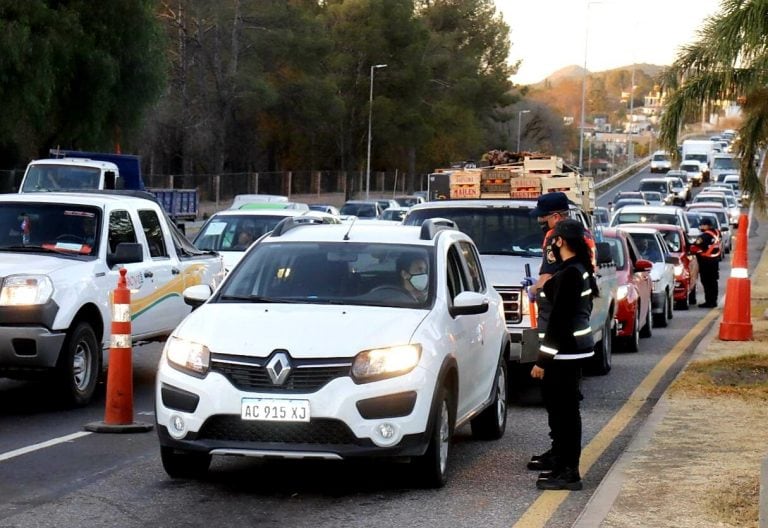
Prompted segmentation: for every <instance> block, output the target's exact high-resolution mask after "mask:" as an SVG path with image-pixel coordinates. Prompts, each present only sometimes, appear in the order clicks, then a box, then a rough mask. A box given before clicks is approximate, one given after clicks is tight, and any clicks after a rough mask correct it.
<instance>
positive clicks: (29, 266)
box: [0, 251, 90, 277]
mask: <svg viewBox="0 0 768 528" xmlns="http://www.w3.org/2000/svg"><path fill="white" fill-rule="evenodd" d="M84 265H85V266H89V265H90V261H83V260H78V259H73V258H69V257H64V256H61V257H60V256H56V255H51V254H43V253H8V252H5V251H3V252H0V277H5V276H8V275H15V274H20V273H23V274H32V275H51V274H54V273H60V272H62V271H66V270H69V269H71V268H74V267H78V266H84Z"/></svg>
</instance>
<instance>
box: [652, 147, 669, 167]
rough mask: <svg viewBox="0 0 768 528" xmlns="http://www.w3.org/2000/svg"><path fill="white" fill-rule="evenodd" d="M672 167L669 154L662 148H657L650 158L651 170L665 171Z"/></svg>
mask: <svg viewBox="0 0 768 528" xmlns="http://www.w3.org/2000/svg"><path fill="white" fill-rule="evenodd" d="M671 168H672V160H671V159H670V157H669V154H667V152H665V151H663V150H657V151H656V152H654V153H653V157H652V158H651V172H667V171H668V170H669V169H671Z"/></svg>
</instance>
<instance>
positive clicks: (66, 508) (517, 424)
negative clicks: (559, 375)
mask: <svg viewBox="0 0 768 528" xmlns="http://www.w3.org/2000/svg"><path fill="white" fill-rule="evenodd" d="M645 175H647V173H645V174H640V175H638V176H636V177H634V178H633V179H632V180H630V181H628V182H625V183H624V184H622V186H626V187H630V188H632V189H634V188H635V187H636V185H637V183H636V180H637V179H639V178H640V177H642V176H645ZM616 190H618V189H613V190H612V191H610V193H609V194H610V196H613V194H614V193H615V192H616ZM604 201H607V199H606V200H604ZM723 264H724V265H723V266H722V267H721V277H723V278H724V277H727V276H728V271H729V269H728V265H727V264H726V263H725V262H724V263H723ZM724 282H725V281H724V279H723V280H721V290H722V288H723V287H724V286H723V285H724ZM704 313H705V311H704V310H703V309H700V308H692V309H690V310H688V311H676V312H675V315H674V319H672V321H670V325H669V327H667V328H655V329H654V336H653V337H652V338H650V339H643V340H641V343H640V346H641V349H640V352H639V353H633V354H627V353H615V355H614V358H613V370H612V371H611V372H610V374H609V375H607V376H600V377H588V378H585V380H584V382H583V393H584V395H585V400H584V402H583V404H582V405H583V407H582V416H583V422H584V435H583V437H584V445H585V451H586V450H590V452H593V453H596V454H597V456H596V459H595V461H594V463H593V464H591V467H590V468H589V470H588V472H587V473H586V474H585V475H584V479H585V480H584V482H585V489H584V490H583V491H581V492H571V493H566V494H559V493H556V494H552V493H548V494H547V496H548V497H555V496H556V497H557V500H556V501H554V502H551V503H547V502H546V501H543V500H542V496H543V495H544V494H543V493H542V492H540V491H538V490H536V488H535V479H536V473H535V472H530V471H527V470H526V469H525V463H526V461H527V460H528V458H529V457H530V456H531V455H532V454H534V453H538V452H540V451H542V450H544V449H546V447H547V444H548V439H547V436H546V434H547V427H546V413H545V411H544V409H543V408H542V407H541V406H540V405H539V404H538V401H537V398H536V391H535V389H533V390H528V391H527V392H526V397H525V398H523V399H522V400H521V401H520V402H518V403H516V404H513V405H511V406H510V409H509V425H508V429H507V434H506V435H505V436H504V438H503V439H501V440H499V441H495V442H476V441H473V440H472V439H471V437H470V434H469V430H468V428H465V429H462V430H460V431H458V434H457V437H456V442H455V444H454V445H453V451H452V455H451V456H452V459H451V461H450V464H451V469H450V475H449V478H450V480H449V483H448V485H447V486H446V487H445V488H444V489H441V490H425V489H419V488H418V487H415V484H414V479H413V474H412V473H411V471H410V467H409V466H408V465H407V464H392V463H386V462H378V463H377V462H356V463H347V462H286V461H276V460H274V461H273V460H267V461H264V460H258V459H248V458H214V462H213V464H212V466H211V471H210V473H209V476H208V478H206V479H205V480H201V481H174V480H171V479H170V478H169V477H168V476H167V475H166V474H165V472H164V471H163V469H162V465H161V463H160V456H159V449H158V444H157V438H156V436H155V433H154V431H153V432H150V433H140V434H130V435H113V434H92V433H85V432H83V425H84V424H86V423H89V422H92V421H98V420H101V419H102V418H103V413H104V396H103V387H102V390H101V392H100V393H99V397H98V398H97V400H96V401H95V402H94V403H92V404H91V405H90V406H88V407H86V408H83V409H75V410H67V409H62V408H60V406H59V405H58V402H57V401H56V397H55V395H54V394H52V393H51V392H50V391H48V390H47V389H46V387H45V386H43V385H40V384H33V383H21V382H13V381H8V380H0V528H3V527H30V526H35V527H47V526H56V527H61V526H79V527H104V526H120V527H140V526H141V527H143V526H189V527H195V526H212V525H213V526H220V525H225V524H226V525H231V526H269V527H312V528H321V527H329V528H330V527H338V526H360V527H369V526H370V527H373V526H409V527H412V528H416V527H434V526H450V527H476V526H484V527H488V528H491V527H510V526H513V525H515V523H518V522H520V526H523V525H525V526H545V525H546V526H548V527H566V526H571V525H572V524H573V522H574V521H575V519H576V518H577V517H578V515H579V514H580V513H581V511H582V510H583V509H584V507H585V505H586V504H587V501H588V500H589V498H590V497H591V495H592V494H593V493H594V491H595V489H596V488H597V486H598V484H599V483H600V481H601V479H602V478H603V477H604V476H605V474H606V472H607V471H608V469H609V468H610V466H611V464H612V463H613V462H614V461H615V460H616V459H617V457H618V456H619V454H620V453H621V452H622V451H623V450H624V449H625V448H626V446H627V444H628V443H629V441H630V439H631V437H632V435H633V433H634V432H635V431H636V430H637V428H638V427H639V426H640V424H641V423H642V421H643V420H644V418H645V417H646V416H647V415H648V413H649V412H650V410H651V408H652V406H653V404H654V403H655V402H656V400H657V399H658V397H659V396H660V395H661V394H662V392H663V390H664V389H665V387H666V386H667V385H668V384H669V382H670V381H671V380H672V379H673V378H674V376H675V375H676V373H677V372H678V371H679V370H680V368H681V367H682V365H683V364H684V362H685V361H686V360H687V357H688V355H689V353H690V351H691V350H692V349H693V346H694V345H695V342H696V340H693V342H692V344H691V345H690V346H688V347H687V350H686V351H684V353H683V354H682V355H681V356H680V358H679V359H678V360H677V361H676V362H675V363H674V365H673V366H672V368H671V369H670V370H669V371H667V372H666V373H665V374H664V375H663V376H662V377H661V381H660V382H659V384H658V385H657V386H655V388H653V389H652V390H650V392H649V394H648V395H647V396H646V397H644V398H643V400H642V401H640V402H636V403H637V408H638V409H639V410H638V411H637V413H636V414H632V415H630V416H629V418H627V424H626V426H625V427H623V428H622V429H620V430H618V431H617V432H615V433H610V434H608V436H607V437H606V436H605V435H606V433H605V432H603V433H602V434H599V433H600V431H601V430H603V429H604V428H605V427H606V424H609V422H610V421H611V420H612V419H613V418H615V417H616V416H617V415H618V414H620V413H621V412H622V411H621V409H622V406H624V405H625V404H626V403H627V401H628V399H629V398H630V395H631V394H632V393H633V391H634V390H635V388H637V387H638V386H639V385H640V384H641V382H642V381H643V380H644V379H645V378H646V376H648V374H649V373H650V372H651V370H652V369H653V368H654V366H655V365H656V364H657V363H658V362H659V361H660V360H661V358H663V357H664V356H665V355H666V354H667V352H668V351H669V350H671V349H673V348H674V347H675V346H677V345H678V343H679V342H681V341H682V340H683V338H684V337H685V336H686V335H687V334H688V333H689V332H690V331H691V329H692V328H693V327H694V326H695V325H696V323H697V322H698V321H699V320H700V319H701V317H702V315H703V314H704ZM160 350H161V345H160V344H152V345H146V346H142V347H137V348H136V349H134V392H135V406H134V407H135V416H136V420H137V421H144V422H153V416H152V412H153V394H152V385H153V381H154V370H155V367H156V364H157V361H158V359H159V356H160ZM606 438H607V440H606ZM46 442H48V443H49V444H46ZM561 499H564V500H561ZM542 512H543V513H542ZM532 517H537V518H538V520H537V521H536V522H529V521H528V519H530V518H532Z"/></svg>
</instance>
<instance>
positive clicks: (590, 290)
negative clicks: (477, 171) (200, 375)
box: [529, 219, 598, 490]
mask: <svg viewBox="0 0 768 528" xmlns="http://www.w3.org/2000/svg"><path fill="white" fill-rule="evenodd" d="M552 238H553V242H552V251H553V253H554V257H555V260H556V261H558V262H559V263H560V269H559V270H558V271H557V272H555V274H553V275H552V277H551V278H550V279H549V280H548V281H547V282H546V283H545V284H544V287H543V290H542V293H543V295H544V297H546V299H547V300H548V301H549V303H550V314H549V316H550V317H549V321H548V323H547V327H546V330H545V332H544V338H543V339H542V343H541V345H540V347H539V355H538V359H537V360H536V365H535V366H534V367H533V369H532V370H531V376H532V377H533V378H535V379H539V380H541V383H542V395H543V397H544V405H545V407H546V409H547V418H548V422H549V427H550V430H551V432H550V437H551V438H552V448H551V449H550V451H549V454H548V456H547V457H546V458H540V461H542V462H544V461H546V462H547V463H548V465H549V467H548V468H547V469H550V471H548V472H545V473H542V474H541V475H540V476H539V479H538V481H537V482H536V487H537V488H539V489H542V490H564V489H567V490H580V489H581V488H582V483H581V475H580V474H579V460H580V457H581V411H580V402H581V400H582V399H583V397H582V395H581V391H580V389H579V382H580V379H581V365H582V363H583V361H584V360H586V359H587V358H590V357H592V356H593V355H594V346H595V343H594V340H593V337H592V329H591V328H590V322H589V320H590V315H591V312H592V298H593V297H596V296H597V295H598V290H597V282H596V280H595V267H594V265H593V264H592V249H591V248H590V247H589V245H588V244H587V237H586V230H585V229H584V226H583V225H582V224H581V223H580V222H579V221H578V220H573V219H565V220H561V221H560V222H558V223H557V225H555V227H554V229H553V230H552ZM531 463H533V460H532V461H531ZM531 463H529V467H530V464H531Z"/></svg>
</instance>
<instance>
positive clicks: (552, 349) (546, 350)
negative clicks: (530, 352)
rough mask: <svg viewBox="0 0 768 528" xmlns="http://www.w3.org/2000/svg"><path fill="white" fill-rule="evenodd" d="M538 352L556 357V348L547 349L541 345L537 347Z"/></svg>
mask: <svg viewBox="0 0 768 528" xmlns="http://www.w3.org/2000/svg"><path fill="white" fill-rule="evenodd" d="M539 350H541V351H542V352H544V353H545V354H549V355H550V356H556V355H557V349H556V348H551V347H548V346H544V345H541V347H539Z"/></svg>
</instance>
